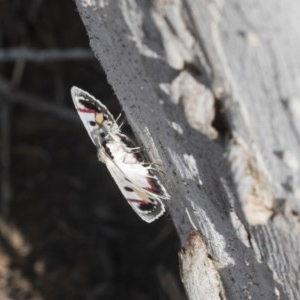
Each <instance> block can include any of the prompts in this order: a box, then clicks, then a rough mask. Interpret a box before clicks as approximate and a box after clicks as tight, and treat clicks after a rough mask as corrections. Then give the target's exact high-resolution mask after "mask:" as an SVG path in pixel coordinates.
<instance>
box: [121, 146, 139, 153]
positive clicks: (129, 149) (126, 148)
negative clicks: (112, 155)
mask: <svg viewBox="0 0 300 300" xmlns="http://www.w3.org/2000/svg"><path fill="white" fill-rule="evenodd" d="M124 150H125V151H126V152H127V153H139V152H142V148H141V147H134V148H128V147H124Z"/></svg>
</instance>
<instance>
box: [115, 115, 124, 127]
mask: <svg viewBox="0 0 300 300" xmlns="http://www.w3.org/2000/svg"><path fill="white" fill-rule="evenodd" d="M122 114H123V113H122V112H120V113H119V115H118V117H117V118H116V120H115V123H116V124H117V125H118V121H119V119H120V118H121V117H122ZM123 123H124V122H123Z"/></svg>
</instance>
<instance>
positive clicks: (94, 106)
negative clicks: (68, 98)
mask: <svg viewBox="0 0 300 300" xmlns="http://www.w3.org/2000/svg"><path fill="white" fill-rule="evenodd" d="M79 103H80V104H82V105H83V106H84V107H85V108H87V109H91V110H94V111H96V112H98V113H100V112H102V110H101V108H100V107H99V106H98V105H97V103H92V102H90V101H88V100H82V99H80V100H79Z"/></svg>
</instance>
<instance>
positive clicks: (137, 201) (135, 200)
mask: <svg viewBox="0 0 300 300" xmlns="http://www.w3.org/2000/svg"><path fill="white" fill-rule="evenodd" d="M127 201H128V202H133V203H140V204H148V203H149V202H148V201H144V200H138V199H127Z"/></svg>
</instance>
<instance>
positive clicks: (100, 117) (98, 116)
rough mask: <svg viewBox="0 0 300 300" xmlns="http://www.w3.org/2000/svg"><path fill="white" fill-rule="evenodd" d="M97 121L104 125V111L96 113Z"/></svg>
mask: <svg viewBox="0 0 300 300" xmlns="http://www.w3.org/2000/svg"><path fill="white" fill-rule="evenodd" d="M95 121H96V123H97V124H98V125H99V126H100V127H102V126H103V123H104V116H103V113H96V115H95Z"/></svg>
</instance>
